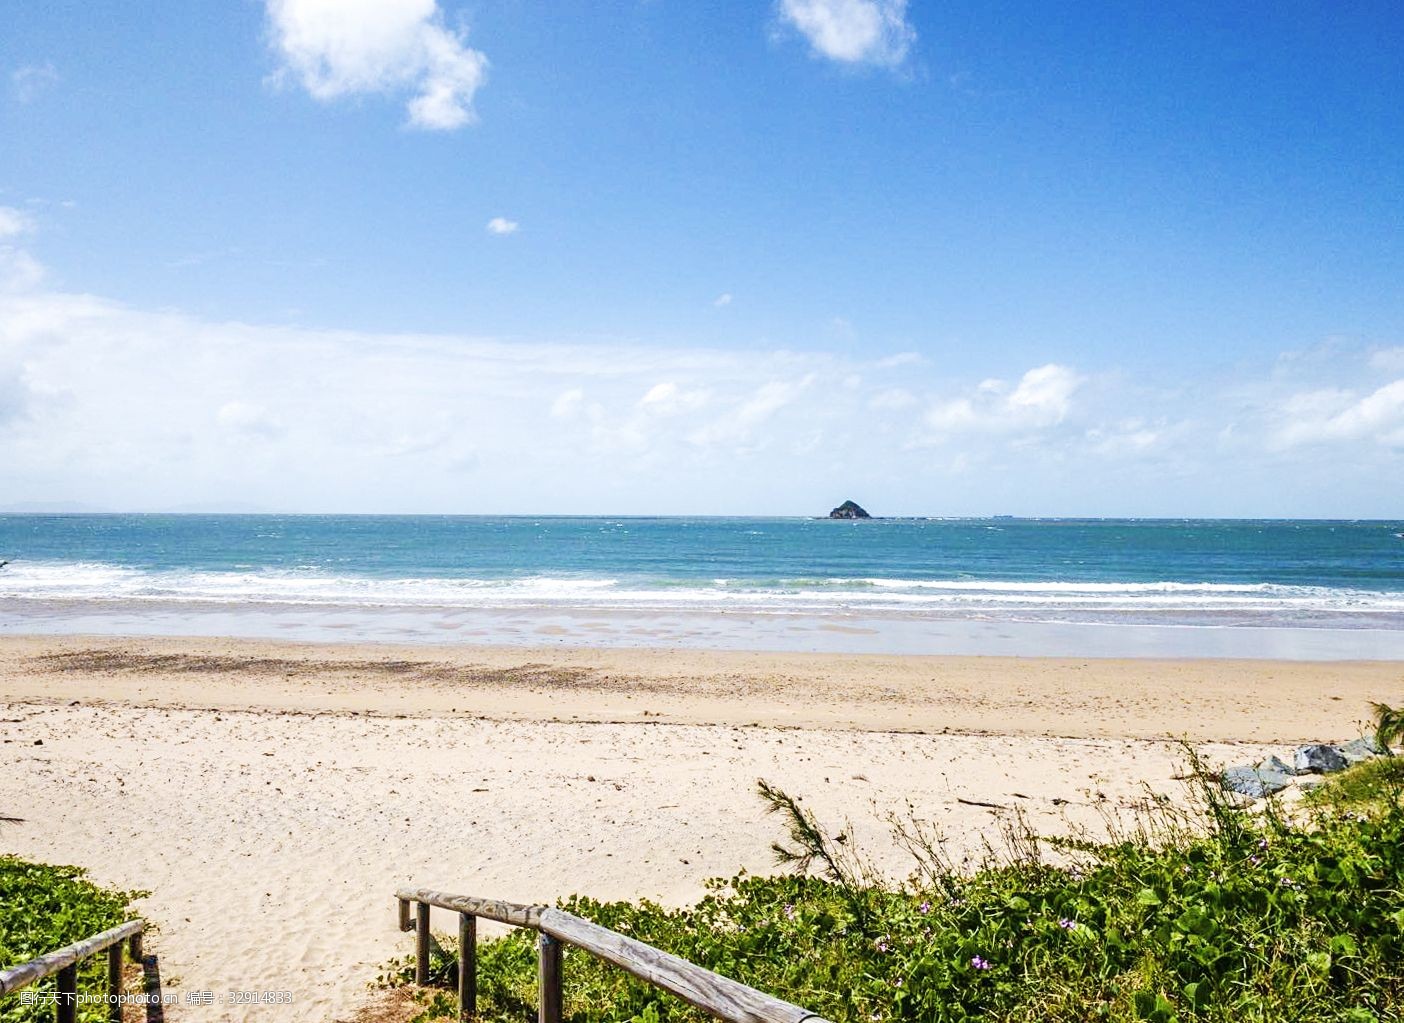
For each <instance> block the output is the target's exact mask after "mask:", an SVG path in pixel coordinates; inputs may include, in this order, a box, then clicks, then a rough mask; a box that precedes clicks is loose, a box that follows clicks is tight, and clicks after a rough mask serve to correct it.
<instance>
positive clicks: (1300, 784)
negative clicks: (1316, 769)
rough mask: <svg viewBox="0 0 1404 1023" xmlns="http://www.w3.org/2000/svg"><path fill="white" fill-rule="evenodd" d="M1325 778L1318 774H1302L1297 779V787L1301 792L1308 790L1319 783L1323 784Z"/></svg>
mask: <svg viewBox="0 0 1404 1023" xmlns="http://www.w3.org/2000/svg"><path fill="white" fill-rule="evenodd" d="M1325 784H1326V779H1325V778H1323V777H1321V775H1319V774H1304V775H1302V776H1301V777H1300V778H1298V779H1297V788H1299V789H1301V790H1302V791H1303V792H1310V791H1311V790H1312V789H1314V788H1316V787H1317V786H1319V785H1325Z"/></svg>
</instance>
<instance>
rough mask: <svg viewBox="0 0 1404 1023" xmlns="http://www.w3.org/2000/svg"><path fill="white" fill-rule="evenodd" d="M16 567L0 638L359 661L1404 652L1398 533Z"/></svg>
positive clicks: (436, 549) (551, 530)
mask: <svg viewBox="0 0 1404 1023" xmlns="http://www.w3.org/2000/svg"><path fill="white" fill-rule="evenodd" d="M6 558H8V559H10V561H11V563H10V564H9V565H8V566H7V567H5V568H4V569H3V570H0V628H3V629H4V630H6V631H10V632H17V631H25V629H26V627H31V628H32V630H33V631H39V630H48V631H53V630H64V629H69V630H88V629H92V628H95V627H96V628H97V629H98V631H109V629H108V628H107V627H105V626H104V625H103V624H102V623H103V622H107V623H108V625H111V626H112V627H113V628H115V627H116V626H117V624H121V625H122V626H123V628H124V630H125V631H132V630H133V629H135V630H136V631H177V632H182V631H190V628H191V626H190V624H189V623H190V622H192V621H195V620H207V621H211V622H214V621H216V620H217V621H218V623H219V624H220V631H232V632H249V631H254V632H258V633H264V632H268V631H270V630H271V631H275V632H278V631H280V630H281V631H286V630H287V629H288V628H289V623H296V622H298V621H302V622H311V623H317V622H320V623H322V625H325V624H326V622H327V620H328V619H329V616H330V617H334V618H336V620H337V621H340V622H342V623H346V622H358V621H359V622H361V623H363V624H362V626H361V628H362V631H364V632H366V633H367V635H368V637H369V638H384V637H381V636H379V635H378V631H377V630H379V632H384V631H385V630H386V628H387V627H388V626H387V623H389V622H393V623H394V625H393V628H392V629H391V631H392V632H394V633H395V635H394V636H393V637H391V638H406V637H410V638H413V637H414V636H415V634H416V632H418V633H422V634H423V637H424V638H459V639H462V638H469V639H473V638H489V639H501V638H503V637H502V636H496V635H493V634H492V633H493V629H494V626H493V623H494V622H496V623H502V622H507V621H511V622H516V623H517V625H516V626H514V628H518V627H521V623H523V622H526V623H528V626H527V627H529V626H530V623H532V622H535V623H537V624H540V623H543V622H552V621H555V622H560V621H574V622H577V623H579V622H581V621H583V620H585V619H599V620H601V621H605V622H606V623H608V622H611V621H613V622H615V623H616V624H617V623H618V622H619V621H622V620H625V619H627V621H628V622H629V623H631V624H630V626H629V628H630V629H634V630H636V631H638V630H641V631H640V632H639V638H637V639H635V640H629V639H628V638H627V636H624V637H623V641H634V642H646V641H648V639H649V638H650V636H652V637H653V638H660V637H661V641H664V642H666V641H669V639H670V638H676V639H679V640H683V641H686V638H687V637H686V636H683V635H682V634H681V633H680V634H679V635H678V636H674V637H670V636H669V635H668V630H669V629H670V628H672V626H669V625H668V624H667V623H668V622H670V621H672V622H676V621H687V622H691V623H693V626H692V628H693V630H694V631H696V629H697V628H699V627H700V628H701V629H702V632H704V633H708V634H713V633H716V632H718V630H719V629H720V631H722V632H726V633H730V634H736V633H738V632H739V631H744V629H742V627H741V626H739V625H737V626H735V627H732V626H728V627H727V628H725V629H721V627H720V626H719V625H718V624H717V623H718V621H719V620H720V619H719V618H718V617H717V616H730V617H731V618H732V619H734V620H737V621H739V620H745V621H748V622H752V623H756V622H760V623H761V624H759V625H757V626H756V628H758V629H759V630H760V631H761V632H762V633H764V632H765V631H766V629H767V628H769V629H771V631H774V622H773V621H772V622H771V624H770V625H765V624H764V623H765V621H766V620H767V619H776V618H779V619H785V620H792V621H799V620H803V621H805V622H807V623H809V624H810V626H812V627H814V628H818V627H820V626H825V627H826V631H828V632H830V633H832V634H834V635H845V634H846V635H868V634H870V633H871V632H873V631H876V632H878V633H883V632H887V633H891V634H892V635H897V634H898V633H900V634H901V635H903V636H906V637H907V640H904V641H903V643H902V644H900V645H902V646H903V647H904V648H906V647H909V646H910V645H911V644H910V638H911V636H912V635H914V634H916V635H919V634H920V632H921V627H922V625H923V624H924V623H925V624H927V625H929V626H931V628H930V629H929V630H928V631H930V632H931V634H932V635H937V634H940V633H942V632H945V633H950V632H951V631H952V629H953V626H952V624H951V623H961V622H965V623H983V625H985V626H988V625H990V624H998V625H1003V626H1009V627H1017V626H1019V625H1033V624H1037V625H1043V626H1063V627H1069V626H1102V627H1108V626H1123V627H1124V626H1138V627H1143V628H1144V627H1155V628H1159V629H1166V628H1181V629H1195V628H1199V629H1225V628H1227V629H1255V628H1256V629H1292V630H1313V629H1317V630H1330V631H1332V632H1342V631H1344V632H1350V631H1356V632H1361V633H1364V632H1371V633H1380V632H1383V633H1399V634H1400V636H1402V637H1404V522H1306V521H1222V520H1203V521H1200V520H1172V521H1149V520H1070V519H1056V520H1052V519H1037V520H1035V519H934V520H927V519H882V520H872V521H866V522H840V521H828V520H814V519H794V518H788V519H780V518H725V519H722V518H697V519H684V518H551V517H509V518H486V517H448V516H445V517H438V516H422V517H421V516H409V517H405V516H396V517H376V516H240V515H208V516H206V515H183V516H175V515H171V516H166V515H58V516H47V515H11V516H0V559H6ZM601 616H603V617H601ZM619 616H623V618H620V617H619ZM144 622H147V623H149V625H150V627H149V628H147V627H146V626H144V625H143V623H144ZM270 622H272V623H278V624H276V627H275V625H270V624H268V623H270ZM650 622H651V623H652V625H650V624H649V623H650ZM699 622H701V623H706V624H705V625H704V626H698V625H697V623H699ZM94 623H97V625H96V626H95V625H94ZM231 623H232V624H231ZM241 623H242V625H241ZM253 623H258V624H257V625H256V626H255V624H253ZM377 623H378V624H377ZM416 623H417V624H416ZM446 623H448V624H446ZM453 623H457V627H451V626H452V625H453ZM660 623H661V624H660ZM884 623H887V624H886V625H885V624H884ZM480 625H481V626H482V629H477V626H480ZM650 629H653V631H652V632H650ZM659 629H661V630H662V632H661V633H660V632H658V630H659ZM483 630H486V631H483ZM845 630H847V631H845ZM205 631H208V630H205ZM294 631H296V630H294ZM304 631H305V630H304ZM314 631H315V630H314ZM499 631H500V630H499ZM558 631H559V630H550V631H547V632H545V633H542V634H543V635H554V634H557V633H558ZM567 631H569V630H567ZM596 631H603V632H609V631H610V630H608V629H605V630H598V629H597V630H596ZM675 631H676V630H675ZM957 631H959V630H957ZM968 631H969V630H967V632H968ZM613 632H614V633H627V632H628V629H623V628H616V629H614V630H613ZM508 638H510V637H508ZM604 638H605V639H606V641H608V640H610V639H614V640H619V639H620V638H621V637H620V636H619V635H613V634H611V635H610V636H605V637H604ZM741 638H742V639H743V640H744V637H741ZM708 642H711V641H710V640H709V641H708ZM1361 642H1362V643H1364V640H1361ZM1371 642H1373V643H1374V644H1375V646H1378V645H1379V641H1378V640H1373V641H1371ZM1393 642H1394V640H1392V639H1391V640H1387V641H1386V646H1390V645H1391V644H1392V643H1393ZM864 644H867V645H868V646H872V645H874V644H876V645H877V646H881V644H880V643H878V642H877V641H866V640H865V641H864V642H863V643H859V644H858V645H859V646H864ZM741 645H757V644H756V643H754V642H750V641H746V642H743V643H742V644H741ZM762 645H763V644H762ZM782 645H791V644H782ZM829 645H832V641H831V642H830V644H829ZM937 645H938V646H939V645H940V644H939V643H938V644H937ZM1361 649H1362V653H1361V656H1367V655H1369V651H1370V649H1373V647H1370V646H1369V644H1365V645H1363V646H1362V648H1361ZM977 652H978V651H977ZM992 652H994V651H992ZM1347 652H1348V651H1347Z"/></svg>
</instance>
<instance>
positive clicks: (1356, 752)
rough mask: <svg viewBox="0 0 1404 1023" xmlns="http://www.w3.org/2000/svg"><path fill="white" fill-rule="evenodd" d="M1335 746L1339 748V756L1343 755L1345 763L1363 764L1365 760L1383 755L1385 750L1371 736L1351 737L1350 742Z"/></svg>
mask: <svg viewBox="0 0 1404 1023" xmlns="http://www.w3.org/2000/svg"><path fill="white" fill-rule="evenodd" d="M1336 748H1337V749H1339V750H1340V752H1341V756H1343V757H1345V759H1346V763H1347V764H1363V763H1364V762H1365V761H1367V760H1373V759H1374V758H1375V757H1381V756H1384V752H1385V751H1384V750H1383V749H1381V748H1380V744H1379V743H1377V742H1376V741H1375V740H1374V739H1373V738H1364V739H1351V740H1350V742H1347V743H1343V744H1342V745H1340V746H1338V747H1336Z"/></svg>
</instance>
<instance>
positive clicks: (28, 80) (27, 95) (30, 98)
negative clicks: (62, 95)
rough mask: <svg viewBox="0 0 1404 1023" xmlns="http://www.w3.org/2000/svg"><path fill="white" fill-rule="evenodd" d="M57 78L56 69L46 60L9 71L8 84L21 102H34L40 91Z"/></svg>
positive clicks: (53, 82)
mask: <svg viewBox="0 0 1404 1023" xmlns="http://www.w3.org/2000/svg"><path fill="white" fill-rule="evenodd" d="M58 80H59V73H58V70H57V69H56V68H55V67H54V65H53V64H52V63H50V62H48V61H45V62H44V63H43V64H26V65H25V66H24V67H21V68H16V69H15V70H14V71H11V72H10V86H11V87H12V88H13V89H14V91H15V99H17V100H19V102H21V103H32V102H34V100H35V99H37V98H38V97H39V95H40V93H42V92H44V90H45V89H47V88H49V86H51V85H53V84H55V83H56V82H57V81H58Z"/></svg>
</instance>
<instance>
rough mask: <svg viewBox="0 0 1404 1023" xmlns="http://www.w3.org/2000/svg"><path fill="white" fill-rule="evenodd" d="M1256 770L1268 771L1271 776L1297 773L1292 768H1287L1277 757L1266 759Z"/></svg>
mask: <svg viewBox="0 0 1404 1023" xmlns="http://www.w3.org/2000/svg"><path fill="white" fill-rule="evenodd" d="M1258 770H1259V771H1268V772H1270V773H1273V774H1286V775H1293V774H1296V773H1297V772H1296V770H1295V769H1294V768H1291V767H1288V766H1287V765H1286V764H1284V763H1283V762H1282V761H1281V760H1280V759H1278V758H1277V757H1268V758H1267V759H1266V760H1264V761H1263V762H1262V763H1260V764H1259V765H1258Z"/></svg>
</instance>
